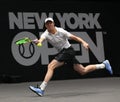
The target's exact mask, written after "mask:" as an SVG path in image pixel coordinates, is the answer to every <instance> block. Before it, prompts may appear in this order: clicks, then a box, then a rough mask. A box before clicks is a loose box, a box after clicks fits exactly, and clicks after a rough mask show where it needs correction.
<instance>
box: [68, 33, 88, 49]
mask: <svg viewBox="0 0 120 102" xmlns="http://www.w3.org/2000/svg"><path fill="white" fill-rule="evenodd" d="M70 39H72V40H75V41H77V42H79V43H82V45H83V46H84V47H85V48H86V49H88V48H89V44H88V43H87V42H86V41H84V40H83V39H82V38H80V37H77V36H75V35H73V34H72V35H71V36H70Z"/></svg>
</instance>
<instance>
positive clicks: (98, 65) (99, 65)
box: [96, 63, 105, 69]
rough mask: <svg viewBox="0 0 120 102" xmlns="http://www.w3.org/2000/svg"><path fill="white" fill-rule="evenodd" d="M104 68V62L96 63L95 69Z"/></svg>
mask: <svg viewBox="0 0 120 102" xmlns="http://www.w3.org/2000/svg"><path fill="white" fill-rule="evenodd" d="M104 68H105V64H103V63H102V64H96V69H104Z"/></svg>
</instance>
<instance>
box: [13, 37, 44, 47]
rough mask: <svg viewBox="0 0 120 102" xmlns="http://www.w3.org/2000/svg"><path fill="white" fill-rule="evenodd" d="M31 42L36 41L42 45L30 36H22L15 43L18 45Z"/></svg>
mask: <svg viewBox="0 0 120 102" xmlns="http://www.w3.org/2000/svg"><path fill="white" fill-rule="evenodd" d="M31 42H33V43H35V44H36V45H37V46H42V44H41V43H38V40H37V39H34V40H32V39H30V38H29V37H24V38H21V39H19V40H17V41H15V44H16V45H23V44H26V43H31Z"/></svg>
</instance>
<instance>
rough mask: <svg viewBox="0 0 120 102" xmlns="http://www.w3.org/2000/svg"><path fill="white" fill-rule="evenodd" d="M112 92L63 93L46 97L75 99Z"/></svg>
mask: <svg viewBox="0 0 120 102" xmlns="http://www.w3.org/2000/svg"><path fill="white" fill-rule="evenodd" d="M109 92H110V91H92V92H91V91H90V92H62V93H59V92H58V93H52V94H47V95H46V97H51V98H62V97H75V96H91V95H94V94H102V93H109Z"/></svg>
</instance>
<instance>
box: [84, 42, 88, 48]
mask: <svg viewBox="0 0 120 102" xmlns="http://www.w3.org/2000/svg"><path fill="white" fill-rule="evenodd" d="M83 46H84V47H85V49H87V50H88V49H89V44H88V43H86V42H84V43H83Z"/></svg>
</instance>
